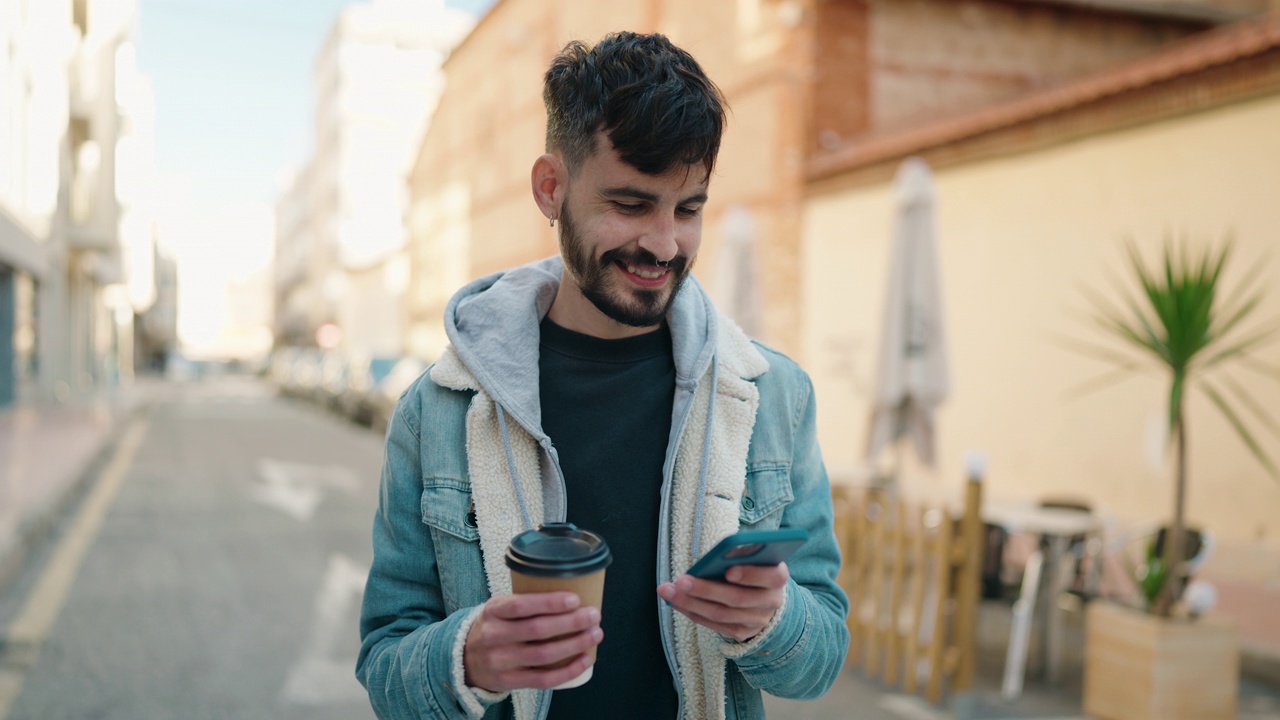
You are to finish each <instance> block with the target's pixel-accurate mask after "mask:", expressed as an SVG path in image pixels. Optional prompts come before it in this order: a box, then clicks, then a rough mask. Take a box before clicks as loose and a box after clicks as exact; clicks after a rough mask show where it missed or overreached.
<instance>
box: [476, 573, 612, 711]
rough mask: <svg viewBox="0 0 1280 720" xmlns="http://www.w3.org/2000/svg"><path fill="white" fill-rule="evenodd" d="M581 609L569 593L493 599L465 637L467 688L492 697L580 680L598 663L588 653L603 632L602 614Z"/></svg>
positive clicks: (598, 642)
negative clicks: (575, 679) (517, 689)
mask: <svg viewBox="0 0 1280 720" xmlns="http://www.w3.org/2000/svg"><path fill="white" fill-rule="evenodd" d="M579 604H580V603H579V600H578V596H577V595H575V594H574V593H568V592H554V593H528V594H524V595H500V596H498V597H494V598H490V599H489V601H488V602H486V603H485V604H484V610H482V611H480V616H479V617H477V618H476V620H475V622H473V623H472V624H471V629H470V631H468V632H467V641H466V645H465V647H464V650H463V657H462V666H463V668H464V669H465V670H466V679H467V684H468V685H470V686H471V687H478V688H483V689H485V690H489V691H492V692H505V691H507V690H514V689H516V688H538V689H542V690H545V689H547V688H553V687H555V686H556V685H560V684H561V683H565V682H568V681H570V680H572V679H574V678H576V677H578V676H579V675H581V674H582V673H583V672H585V671H586V669H587V668H589V667H591V664H592V662H594V660H593V658H592V657H591V655H590V654H588V651H589V650H590V649H591V648H593V647H595V646H596V645H599V644H600V641H601V640H602V639H604V632H603V631H602V630H601V629H600V611H599V610H597V609H596V608H593V607H585V608H579V607H578V605H579ZM553 638H554V639H553ZM566 659H571V660H572V662H570V663H569V664H568V665H565V666H564V667H561V668H554V669H549V668H547V667H545V666H547V665H552V664H556V663H558V662H560V661H563V660H566Z"/></svg>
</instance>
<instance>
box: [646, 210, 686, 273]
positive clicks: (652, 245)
mask: <svg viewBox="0 0 1280 720" xmlns="http://www.w3.org/2000/svg"><path fill="white" fill-rule="evenodd" d="M640 247H642V248H644V249H645V250H648V251H649V252H651V253H653V256H654V257H656V258H658V261H659V262H668V261H670V260H673V259H675V257H676V255H678V254H679V252H680V249H679V246H678V245H677V244H676V221H675V218H673V217H656V218H655V219H654V221H653V223H652V225H650V227H649V229H648V230H647V231H646V232H645V234H644V236H643V237H642V238H640Z"/></svg>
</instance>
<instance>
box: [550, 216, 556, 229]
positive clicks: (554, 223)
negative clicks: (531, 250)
mask: <svg viewBox="0 0 1280 720" xmlns="http://www.w3.org/2000/svg"><path fill="white" fill-rule="evenodd" d="M555 226H556V216H555V215H552V216H551V227H555Z"/></svg>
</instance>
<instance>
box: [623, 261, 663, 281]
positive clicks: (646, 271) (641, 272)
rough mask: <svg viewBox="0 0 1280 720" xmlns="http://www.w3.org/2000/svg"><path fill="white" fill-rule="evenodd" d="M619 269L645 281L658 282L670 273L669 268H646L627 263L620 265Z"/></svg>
mask: <svg viewBox="0 0 1280 720" xmlns="http://www.w3.org/2000/svg"><path fill="white" fill-rule="evenodd" d="M618 265H619V267H621V268H622V269H623V270H626V271H627V272H628V273H630V274H632V275H635V276H636V277H638V278H643V279H645V280H658V279H661V278H662V277H663V276H665V275H666V274H667V273H668V272H670V270H669V269H667V268H645V267H639V266H636V265H629V264H626V263H618Z"/></svg>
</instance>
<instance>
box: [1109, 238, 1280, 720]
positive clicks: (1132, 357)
mask: <svg viewBox="0 0 1280 720" xmlns="http://www.w3.org/2000/svg"><path fill="white" fill-rule="evenodd" d="M1127 249H1128V258H1129V265H1130V267H1131V270H1132V275H1133V279H1134V280H1136V281H1137V284H1138V288H1137V290H1138V292H1137V297H1136V298H1135V297H1134V295H1133V293H1132V292H1123V299H1122V300H1121V301H1120V302H1119V303H1113V302H1108V301H1107V300H1105V299H1103V298H1102V297H1101V296H1098V295H1094V296H1092V300H1093V302H1094V305H1095V310H1096V312H1095V315H1094V320H1095V321H1096V322H1097V324H1098V325H1099V326H1100V327H1101V328H1102V330H1103V331H1105V333H1106V334H1108V335H1109V336H1110V337H1111V338H1112V339H1113V340H1118V341H1119V342H1120V344H1121V345H1122V346H1124V347H1125V348H1126V350H1127V351H1128V352H1118V351H1115V350H1113V349H1110V348H1106V347H1101V346H1088V351H1089V352H1090V353H1091V354H1093V355H1095V356H1097V357H1099V358H1102V359H1105V360H1107V361H1109V362H1111V363H1113V364H1115V365H1116V366H1117V367H1116V368H1115V371H1114V373H1110V374H1109V377H1108V378H1107V379H1108V380H1110V379H1111V378H1123V377H1124V376H1126V375H1128V374H1130V373H1134V372H1142V371H1150V370H1152V369H1154V370H1156V371H1157V372H1159V373H1161V374H1163V375H1164V376H1165V377H1166V378H1168V383H1169V384H1168V398H1169V399H1168V403H1169V404H1168V426H1167V427H1168V432H1169V437H1170V439H1171V440H1172V443H1173V446H1174V459H1175V462H1174V501H1173V516H1172V518H1171V521H1170V523H1169V527H1168V532H1167V533H1166V534H1165V537H1166V538H1167V541H1166V542H1164V543H1163V545H1164V547H1163V556H1162V557H1161V556H1158V555H1155V554H1154V553H1153V554H1151V555H1150V556H1149V559H1148V563H1147V567H1146V571H1147V575H1146V577H1145V579H1144V594H1145V595H1146V596H1147V597H1148V598H1149V600H1150V601H1149V603H1148V606H1147V608H1146V610H1147V612H1146V613H1143V612H1139V611H1135V610H1132V609H1126V608H1123V607H1120V606H1119V605H1116V604H1110V603H1092V604H1091V606H1090V608H1089V612H1088V616H1087V619H1086V631H1085V632H1086V635H1085V642H1086V649H1085V683H1084V695H1085V712H1086V713H1088V714H1090V715H1093V716H1097V717H1101V718H1115V719H1116V720H1122V719H1123V720H1135V719H1138V718H1160V719H1161V720H1176V719H1177V718H1183V717H1188V718H1189V717H1196V718H1216V717H1222V718H1233V717H1235V700H1236V693H1237V683H1238V676H1239V651H1238V647H1237V641H1236V638H1235V630H1234V628H1233V627H1231V626H1230V625H1229V624H1228V623H1225V622H1222V621H1221V620H1220V619H1217V618H1200V619H1191V618H1186V617H1179V616H1175V609H1176V608H1177V603H1178V600H1179V597H1178V595H1179V594H1180V593H1181V592H1182V588H1184V587H1185V577H1184V575H1185V571H1184V570H1183V567H1184V565H1185V561H1186V559H1187V558H1186V553H1185V550H1184V543H1185V541H1186V536H1187V532H1186V513H1185V506H1186V491H1187V445H1188V432H1187V426H1188V422H1187V417H1186V412H1185V409H1186V398H1187V395H1188V393H1189V392H1191V391H1193V390H1198V391H1200V392H1203V393H1204V395H1205V396H1206V397H1207V398H1208V399H1209V401H1210V402H1211V404H1212V405H1213V406H1214V407H1215V408H1217V410H1218V411H1220V412H1221V413H1222V415H1223V416H1224V417H1225V418H1226V420H1227V422H1228V423H1229V424H1230V425H1231V427H1232V428H1234V429H1235V431H1236V434H1237V435H1238V436H1239V438H1240V439H1241V441H1242V442H1243V443H1244V445H1245V447H1247V448H1248V449H1249V451H1250V453H1251V454H1252V455H1253V456H1254V457H1255V458H1256V459H1257V460H1258V462H1259V463H1261V464H1262V466H1263V467H1264V468H1265V469H1266V471H1267V472H1268V473H1269V474H1270V475H1271V476H1273V477H1280V471H1278V470H1277V467H1276V464H1275V462H1273V461H1272V459H1271V457H1269V456H1268V454H1267V453H1266V452H1265V450H1264V448H1263V446H1262V445H1261V444H1260V443H1259V441H1258V438H1257V437H1256V436H1255V434H1254V431H1253V429H1251V422H1255V421H1256V422H1261V423H1263V424H1264V425H1265V426H1266V427H1267V428H1268V429H1270V430H1271V431H1272V432H1275V433H1277V434H1280V430H1277V425H1276V423H1275V421H1274V420H1273V419H1272V418H1271V417H1270V415H1269V414H1268V412H1267V410H1266V409H1265V408H1264V407H1262V405H1261V404H1259V403H1258V402H1257V401H1255V400H1253V399H1252V398H1251V396H1250V394H1249V393H1248V392H1247V391H1246V390H1245V388H1243V387H1242V386H1241V385H1240V384H1239V383H1238V382H1236V381H1235V380H1233V379H1232V378H1230V377H1226V376H1224V375H1222V374H1221V373H1219V372H1217V371H1219V370H1221V369H1222V368H1224V367H1225V366H1226V365H1228V364H1231V363H1234V364H1237V365H1239V366H1241V367H1242V368H1245V369H1249V370H1253V371H1258V374H1259V375H1260V376H1262V377H1267V378H1269V379H1270V380H1272V381H1277V380H1278V379H1280V375H1276V374H1275V372H1274V370H1272V369H1270V368H1268V367H1267V366H1266V365H1265V364H1263V363H1262V362H1261V361H1260V360H1258V359H1257V358H1256V357H1254V353H1256V351H1257V350H1259V349H1260V348H1261V347H1262V346H1264V345H1265V344H1266V343H1268V342H1269V341H1271V340H1273V339H1274V338H1275V336H1276V334H1277V332H1278V331H1280V325H1277V324H1276V323H1274V322H1272V323H1271V324H1270V325H1269V326H1264V327H1261V328H1259V327H1258V326H1256V325H1253V326H1252V329H1250V326H1249V324H1248V321H1251V320H1252V319H1253V316H1254V315H1255V313H1256V311H1257V309H1258V307H1259V303H1260V302H1261V290H1260V289H1258V288H1257V281H1258V278H1259V277H1260V274H1261V272H1262V268H1263V267H1264V266H1263V264H1261V263H1259V264H1256V265H1255V266H1254V267H1253V268H1252V270H1251V271H1250V272H1249V273H1248V274H1247V275H1246V276H1245V277H1244V278H1243V280H1242V282H1241V283H1240V285H1239V286H1238V287H1237V288H1236V289H1235V290H1234V291H1233V292H1231V293H1229V294H1228V293H1225V292H1224V288H1223V283H1222V272H1223V268H1224V267H1225V266H1226V263H1227V259H1228V257H1229V256H1230V255H1231V249H1232V243H1231V241H1230V239H1228V240H1227V241H1226V242H1225V243H1223V245H1222V247H1221V249H1219V250H1216V251H1215V250H1213V249H1206V250H1205V251H1204V252H1203V253H1201V254H1199V256H1198V257H1193V255H1192V251H1191V250H1190V248H1189V247H1188V246H1187V243H1186V242H1185V241H1184V242H1183V243H1181V246H1180V247H1179V246H1177V245H1175V243H1173V242H1167V243H1166V244H1165V248H1164V253H1163V258H1162V259H1161V262H1160V264H1159V265H1157V267H1156V269H1154V270H1153V269H1150V268H1149V267H1148V266H1147V265H1146V264H1145V263H1144V262H1143V260H1142V258H1141V256H1140V255H1139V253H1138V251H1137V249H1136V247H1134V245H1133V244H1132V243H1129V244H1128V245H1127ZM1241 408H1243V409H1244V412H1242V411H1241Z"/></svg>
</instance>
